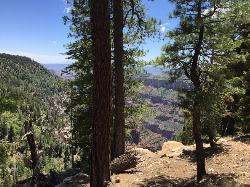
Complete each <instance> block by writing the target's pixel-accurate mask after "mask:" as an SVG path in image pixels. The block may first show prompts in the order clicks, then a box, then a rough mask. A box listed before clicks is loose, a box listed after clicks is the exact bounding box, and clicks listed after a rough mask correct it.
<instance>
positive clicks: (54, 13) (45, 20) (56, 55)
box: [0, 0, 176, 64]
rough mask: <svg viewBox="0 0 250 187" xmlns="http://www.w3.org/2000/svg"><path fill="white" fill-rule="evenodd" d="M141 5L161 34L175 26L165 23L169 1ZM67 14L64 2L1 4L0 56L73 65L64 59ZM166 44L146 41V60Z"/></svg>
mask: <svg viewBox="0 0 250 187" xmlns="http://www.w3.org/2000/svg"><path fill="white" fill-rule="evenodd" d="M143 1H144V2H145V5H146V8H147V9H148V15H149V16H152V17H155V18H156V19H158V20H161V21H162V25H161V27H160V28H159V30H160V31H161V32H162V34H164V33H165V32H166V31H167V30H169V29H172V28H173V27H174V26H175V25H176V21H173V20H172V21H171V20H169V19H168V16H169V13H170V12H171V11H172V10H173V8H174V6H173V4H170V3H169V2H168V0H155V1H153V2H152V1H150V0H143ZM69 12H70V6H69V5H67V4H66V3H65V0H1V6H0V23H1V29H0V53H9V54H17V55H21V56H28V57H30V58H32V59H34V60H36V61H38V62H39V63H42V64H65V63H72V61H70V60H67V59H65V56H64V55H63V53H64V52H66V49H65V45H66V44H67V43H69V42H70V41H71V39H69V38H68V37H67V35H68V33H69V28H68V26H67V25H64V24H63V19H62V17H63V16H64V15H67V14H69ZM165 42H166V41H163V40H159V39H154V40H153V39H147V40H146V43H145V44H143V46H142V47H143V48H145V49H147V50H148V53H147V55H146V57H145V59H146V60H150V59H153V58H155V57H156V56H158V55H159V54H160V49H161V47H162V45H163V44H164V43H165Z"/></svg>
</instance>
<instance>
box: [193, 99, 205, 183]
mask: <svg viewBox="0 0 250 187" xmlns="http://www.w3.org/2000/svg"><path fill="white" fill-rule="evenodd" d="M197 105H198V104H196V103H195V106H194V109H193V113H192V115H193V116H192V117H193V136H194V140H195V145H196V162H197V163H196V164H197V180H198V181H200V180H201V179H202V177H203V176H204V175H206V168H205V154H204V147H203V142H202V139H201V130H200V126H201V119H200V117H201V113H200V110H199V107H198V106H197Z"/></svg>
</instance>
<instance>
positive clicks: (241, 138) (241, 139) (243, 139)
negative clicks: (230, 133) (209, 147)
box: [233, 134, 250, 144]
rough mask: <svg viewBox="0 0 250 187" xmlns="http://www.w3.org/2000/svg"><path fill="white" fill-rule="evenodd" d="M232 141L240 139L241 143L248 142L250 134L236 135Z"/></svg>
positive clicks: (249, 141)
mask: <svg viewBox="0 0 250 187" xmlns="http://www.w3.org/2000/svg"><path fill="white" fill-rule="evenodd" d="M233 140H234V141H240V142H242V143H246V144H250V134H247V135H243V136H238V137H236V138H234V139H233Z"/></svg>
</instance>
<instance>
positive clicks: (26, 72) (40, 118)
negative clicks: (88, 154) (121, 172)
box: [0, 54, 68, 186]
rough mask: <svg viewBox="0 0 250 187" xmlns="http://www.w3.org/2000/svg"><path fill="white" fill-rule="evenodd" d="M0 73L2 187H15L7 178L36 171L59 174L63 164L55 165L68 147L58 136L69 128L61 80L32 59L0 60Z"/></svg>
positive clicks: (6, 56)
mask: <svg viewBox="0 0 250 187" xmlns="http://www.w3.org/2000/svg"><path fill="white" fill-rule="evenodd" d="M0 72H1V73H0V80H1V82H0V149H1V152H2V154H1V155H0V157H1V159H0V168H1V169H0V170H1V171H2V172H3V176H4V177H2V178H0V186H1V184H3V185H4V186H8V185H11V184H13V182H14V181H12V180H14V178H13V179H12V177H11V175H12V176H15V175H16V180H22V179H25V178H27V177H30V176H31V175H32V171H33V172H34V171H35V170H39V171H42V172H43V173H48V172H49V170H50V169H53V170H59V171H61V170H62V169H63V168H64V166H66V165H67V162H65V165H63V164H57V163H58V162H63V161H62V160H61V159H60V158H62V152H63V151H65V150H66V149H67V143H66V141H65V140H64V139H63V137H61V136H60V134H61V131H62V130H63V128H64V127H66V126H67V125H68V123H67V121H68V120H67V119H68V118H67V115H66V114H64V108H63V101H65V99H66V96H65V94H64V93H65V92H64V87H63V82H62V80H60V78H59V77H57V76H55V75H53V74H52V73H50V71H49V70H47V69H46V68H44V67H43V66H42V65H40V64H39V63H37V62H35V61H33V60H31V59H30V58H27V57H22V56H14V55H9V54H0ZM30 134H32V135H33V137H31V136H30ZM32 139H34V141H33V142H32V141H31V140H32ZM32 144H35V145H33V148H32ZM32 149H33V150H32ZM32 151H33V152H34V153H35V154H36V155H37V156H36V158H35V159H36V161H34V160H33V159H32V156H31V155H32V153H31V152H32ZM4 153H6V154H4ZM10 153H11V154H10ZM34 162H36V163H37V164H33V163H34ZM13 167H14V168H17V169H16V170H15V172H16V173H15V174H13V173H12V172H13V171H12V170H11V168H13Z"/></svg>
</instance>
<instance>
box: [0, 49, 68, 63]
mask: <svg viewBox="0 0 250 187" xmlns="http://www.w3.org/2000/svg"><path fill="white" fill-rule="evenodd" d="M0 53H8V54H12V55H20V56H26V57H29V58H31V59H33V60H35V61H37V62H39V63H41V64H70V63H72V61H71V60H68V59H66V58H67V56H66V55H60V54H58V55H48V54H36V53H29V52H24V51H8V50H0Z"/></svg>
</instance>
